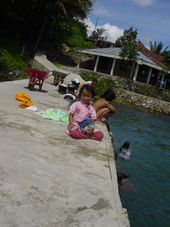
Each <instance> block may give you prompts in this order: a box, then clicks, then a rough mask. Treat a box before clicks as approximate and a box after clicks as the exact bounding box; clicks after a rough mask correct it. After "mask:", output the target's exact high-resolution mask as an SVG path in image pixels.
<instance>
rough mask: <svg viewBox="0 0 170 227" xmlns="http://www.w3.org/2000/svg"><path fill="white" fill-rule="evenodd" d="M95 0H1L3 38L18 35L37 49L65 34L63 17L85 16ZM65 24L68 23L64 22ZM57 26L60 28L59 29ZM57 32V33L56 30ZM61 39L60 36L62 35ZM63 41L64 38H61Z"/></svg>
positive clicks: (0, 12) (0, 21)
mask: <svg viewBox="0 0 170 227" xmlns="http://www.w3.org/2000/svg"><path fill="white" fill-rule="evenodd" d="M92 1H93V0H74V1H72V0H24V1H23V0H1V7H0V31H1V34H0V38H3V39H5V38H7V37H9V38H11V37H12V39H13V40H14V39H16V38H17V39H18V40H20V41H21V42H22V43H24V44H26V45H27V47H31V48H32V47H33V45H34V48H35V49H36V48H37V47H38V46H41V45H42V46H43V45H44V44H46V43H47V41H48V40H49V42H50V41H51V39H52V37H53V36H55V37H56V36H57V34H58V36H62V37H64V35H62V32H63V31H64V33H65V31H66V30H67V29H68V27H67V26H66V29H65V28H62V27H61V26H60V23H61V24H64V21H65V22H67V21H71V20H74V19H75V18H81V19H83V18H85V17H86V15H87V12H88V11H89V10H90V8H91V7H92ZM65 24H66V23H65ZM56 27H58V28H60V29H61V30H56ZM56 33H57V34H56ZM65 37H66V38H67V36H65ZM60 40H61V39H60ZM62 40H63V41H64V39H62Z"/></svg>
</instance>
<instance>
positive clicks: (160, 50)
mask: <svg viewBox="0 0 170 227" xmlns="http://www.w3.org/2000/svg"><path fill="white" fill-rule="evenodd" d="M167 49H168V46H167V47H165V48H164V45H163V43H162V42H159V43H157V42H156V41H154V42H152V41H150V50H151V51H152V52H154V53H156V54H160V55H163V54H164V53H165V52H166V50H167Z"/></svg>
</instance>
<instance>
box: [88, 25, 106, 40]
mask: <svg viewBox="0 0 170 227" xmlns="http://www.w3.org/2000/svg"><path fill="white" fill-rule="evenodd" d="M104 31H105V29H104V28H97V29H96V30H94V31H93V32H92V33H91V35H90V37H89V38H91V39H97V40H106V37H104V36H103V32H104Z"/></svg>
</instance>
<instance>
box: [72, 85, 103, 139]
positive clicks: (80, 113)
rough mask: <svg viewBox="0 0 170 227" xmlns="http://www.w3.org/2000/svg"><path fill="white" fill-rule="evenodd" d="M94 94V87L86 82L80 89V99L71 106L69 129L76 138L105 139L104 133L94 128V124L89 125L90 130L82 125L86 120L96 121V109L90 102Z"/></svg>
mask: <svg viewBox="0 0 170 227" xmlns="http://www.w3.org/2000/svg"><path fill="white" fill-rule="evenodd" d="M94 94H95V93H94V90H93V88H92V87H91V86H89V85H87V84H85V85H84V86H83V87H82V88H81V89H80V93H79V98H80V101H77V102H74V103H73V104H72V105H71V106H70V108H69V125H68V130H69V135H70V136H71V137H73V138H76V139H96V140H102V139H103V133H102V132H100V131H99V130H97V129H95V128H93V127H94V124H91V125H88V126H87V127H88V129H90V130H89V131H87V128H86V130H84V129H82V128H81V125H85V124H86V122H87V123H89V121H91V122H93V123H94V121H95V120H96V111H95V109H94V107H93V106H92V105H91V104H90V100H91V98H92V97H93V96H94ZM81 123H83V124H81ZM90 127H91V128H90Z"/></svg>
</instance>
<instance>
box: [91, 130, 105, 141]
mask: <svg viewBox="0 0 170 227" xmlns="http://www.w3.org/2000/svg"><path fill="white" fill-rule="evenodd" d="M103 137H104V135H103V132H101V131H95V132H93V134H92V135H91V138H92V139H96V140H102V139H103Z"/></svg>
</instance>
